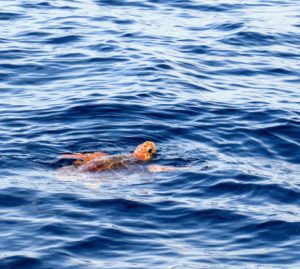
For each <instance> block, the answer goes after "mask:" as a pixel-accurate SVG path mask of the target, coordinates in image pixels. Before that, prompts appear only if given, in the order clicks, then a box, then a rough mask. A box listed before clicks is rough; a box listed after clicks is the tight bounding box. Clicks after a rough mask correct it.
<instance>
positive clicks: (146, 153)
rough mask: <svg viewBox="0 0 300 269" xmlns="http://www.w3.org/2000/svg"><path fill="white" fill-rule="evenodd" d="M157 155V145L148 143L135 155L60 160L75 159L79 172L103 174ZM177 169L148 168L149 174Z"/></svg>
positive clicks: (78, 155)
mask: <svg viewBox="0 0 300 269" xmlns="http://www.w3.org/2000/svg"><path fill="white" fill-rule="evenodd" d="M155 153H156V146H155V143H154V142H152V141H146V142H144V143H143V144H140V145H138V146H137V147H136V149H135V150H134V152H133V153H131V154H126V155H108V154H107V153H103V152H93V153H71V154H64V155H62V156H61V157H60V158H63V159H75V161H74V162H73V166H74V167H75V168H76V169H77V170H78V171H79V172H101V171H105V170H111V169H119V168H124V167H129V166H132V165H136V164H138V163H143V162H146V161H150V160H151V159H152V158H153V155H154V154H155ZM177 169H180V168H177V167H171V166H161V165H150V166H148V171H149V172H166V171H173V170H177Z"/></svg>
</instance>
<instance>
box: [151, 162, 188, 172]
mask: <svg viewBox="0 0 300 269" xmlns="http://www.w3.org/2000/svg"><path fill="white" fill-rule="evenodd" d="M186 169H188V167H174V166H162V165H154V164H153V165H149V166H148V171H149V172H151V173H159V172H171V171H178V170H186Z"/></svg>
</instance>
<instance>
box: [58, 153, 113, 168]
mask: <svg viewBox="0 0 300 269" xmlns="http://www.w3.org/2000/svg"><path fill="white" fill-rule="evenodd" d="M107 155H108V154H107V153H103V152H93V153H70V154H64V155H62V156H60V159H75V160H76V161H75V162H74V164H75V165H77V166H78V165H81V164H84V163H86V162H89V161H92V160H94V159H96V158H100V157H104V156H107Z"/></svg>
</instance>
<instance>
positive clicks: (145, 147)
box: [133, 141, 156, 161]
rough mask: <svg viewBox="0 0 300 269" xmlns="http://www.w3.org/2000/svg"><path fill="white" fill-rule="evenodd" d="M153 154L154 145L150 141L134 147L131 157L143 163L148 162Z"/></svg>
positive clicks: (154, 150) (154, 151)
mask: <svg viewBox="0 0 300 269" xmlns="http://www.w3.org/2000/svg"><path fill="white" fill-rule="evenodd" d="M154 153H156V146H155V144H154V143H153V142H151V141H146V142H144V143H143V144H140V145H138V146H137V147H136V149H135V151H134V152H133V156H134V157H136V158H139V159H141V160H143V161H149V160H151V159H152V157H153V154H154Z"/></svg>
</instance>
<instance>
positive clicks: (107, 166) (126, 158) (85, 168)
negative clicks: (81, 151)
mask: <svg viewBox="0 0 300 269" xmlns="http://www.w3.org/2000/svg"><path fill="white" fill-rule="evenodd" d="M141 162H142V160H140V159H138V158H136V157H134V156H133V155H118V156H104V157H100V158H96V159H93V160H91V161H88V162H85V163H83V164H81V165H80V166H79V167H78V170H79V171H80V172H100V171H104V170H112V169H114V170H116V169H120V168H125V167H126V166H128V165H132V164H137V163H141Z"/></svg>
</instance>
